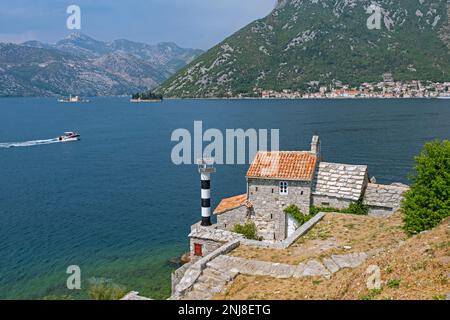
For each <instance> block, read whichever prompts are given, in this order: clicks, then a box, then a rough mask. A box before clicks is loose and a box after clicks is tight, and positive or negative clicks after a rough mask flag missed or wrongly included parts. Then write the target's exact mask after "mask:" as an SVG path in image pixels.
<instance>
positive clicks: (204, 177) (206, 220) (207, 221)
mask: <svg viewBox="0 0 450 320" xmlns="http://www.w3.org/2000/svg"><path fill="white" fill-rule="evenodd" d="M197 163H198V171H199V173H200V177H201V186H202V223H201V225H202V226H210V225H211V173H214V172H216V169H215V168H214V159H199V160H198V161H197Z"/></svg>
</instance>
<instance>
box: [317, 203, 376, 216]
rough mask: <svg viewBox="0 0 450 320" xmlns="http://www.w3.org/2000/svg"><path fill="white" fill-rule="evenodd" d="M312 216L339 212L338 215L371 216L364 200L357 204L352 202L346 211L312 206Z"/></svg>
mask: <svg viewBox="0 0 450 320" xmlns="http://www.w3.org/2000/svg"><path fill="white" fill-rule="evenodd" d="M309 212H310V214H314V215H315V214H318V213H319V212H337V213H348V214H357V215H368V214H369V206H367V205H365V204H364V203H363V201H362V200H358V201H356V202H351V203H350V205H349V207H348V208H345V209H337V208H329V207H324V208H320V207H314V206H312V207H311V208H310V210H309Z"/></svg>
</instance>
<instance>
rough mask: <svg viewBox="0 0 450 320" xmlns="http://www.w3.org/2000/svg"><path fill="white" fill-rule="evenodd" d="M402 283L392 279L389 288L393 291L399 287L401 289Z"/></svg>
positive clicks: (388, 284)
mask: <svg viewBox="0 0 450 320" xmlns="http://www.w3.org/2000/svg"><path fill="white" fill-rule="evenodd" d="M400 281H401V280H400V279H391V280H389V281H388V283H387V286H388V288H391V289H397V288H398V287H400Z"/></svg>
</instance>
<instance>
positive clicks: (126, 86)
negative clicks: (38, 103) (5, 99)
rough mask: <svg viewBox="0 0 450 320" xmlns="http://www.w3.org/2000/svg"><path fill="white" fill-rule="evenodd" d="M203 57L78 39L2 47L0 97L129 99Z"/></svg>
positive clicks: (165, 47)
mask: <svg viewBox="0 0 450 320" xmlns="http://www.w3.org/2000/svg"><path fill="white" fill-rule="evenodd" d="M201 53H202V51H201V50H196V49H185V48H180V47H179V46H177V45H176V44H174V43H159V44H157V45H149V44H145V43H139V42H133V41H128V40H115V41H111V42H104V41H99V40H95V39H93V38H91V37H88V36H86V35H83V34H80V33H74V34H71V35H69V36H68V37H67V38H65V39H62V40H60V41H58V42H57V43H55V44H46V43H42V42H39V41H27V42H24V43H22V44H20V45H17V44H11V43H8V44H6V43H0V96H55V95H69V94H77V95H82V96H97V95H101V96H102V95H122V94H131V93H134V92H138V91H143V90H147V89H149V88H153V87H155V86H156V85H158V84H159V83H161V82H163V81H164V80H166V79H167V78H169V77H170V76H171V75H173V74H174V73H175V72H176V71H177V70H179V69H180V68H182V67H183V66H185V65H186V64H188V63H189V62H191V61H192V60H193V59H195V58H196V57H197V56H198V55H200V54H201Z"/></svg>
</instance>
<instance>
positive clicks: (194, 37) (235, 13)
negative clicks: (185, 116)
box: [0, 0, 276, 49]
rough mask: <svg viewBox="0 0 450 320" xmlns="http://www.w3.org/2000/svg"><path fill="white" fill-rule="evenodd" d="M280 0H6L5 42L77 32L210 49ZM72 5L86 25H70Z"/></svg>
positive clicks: (0, 38) (2, 11)
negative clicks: (77, 9)
mask: <svg viewBox="0 0 450 320" xmlns="http://www.w3.org/2000/svg"><path fill="white" fill-rule="evenodd" d="M275 2H276V1H275V0H72V1H66V0H0V42H14V43H21V42H24V41H28V40H39V41H43V42H47V43H54V42H56V41H58V40H59V39H61V38H64V37H65V36H67V35H68V34H70V33H71V32H73V31H79V32H81V33H84V34H86V35H88V36H91V37H93V38H95V39H98V40H104V41H111V40H115V39H128V40H132V41H140V42H145V43H150V44H154V43H158V42H166V41H168V42H175V43H177V44H178V45H180V46H182V47H189V48H198V49H209V48H211V47H212V46H214V45H215V44H217V43H218V42H220V41H222V40H223V39H224V38H226V37H227V36H229V35H231V34H233V33H234V32H235V31H237V30H239V29H240V28H242V27H244V26H245V25H247V24H248V23H250V22H252V21H253V20H255V19H259V18H262V17H264V16H266V15H267V14H268V13H269V12H270V11H271V10H272V9H273V8H274V6H275ZM69 5H78V6H79V7H80V9H81V30H69V29H67V26H66V20H67V18H68V17H69V14H67V13H66V10H67V7H68V6H69Z"/></svg>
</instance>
